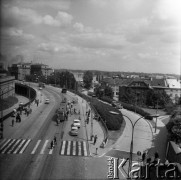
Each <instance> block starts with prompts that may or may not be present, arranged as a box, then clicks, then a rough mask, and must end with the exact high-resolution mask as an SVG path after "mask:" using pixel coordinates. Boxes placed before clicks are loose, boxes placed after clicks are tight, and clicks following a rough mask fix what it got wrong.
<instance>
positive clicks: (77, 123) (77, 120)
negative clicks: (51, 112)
mask: <svg viewBox="0 0 181 180" xmlns="http://www.w3.org/2000/svg"><path fill="white" fill-rule="evenodd" d="M80 125H81V123H80V120H79V119H74V122H73V126H77V127H78V128H80Z"/></svg>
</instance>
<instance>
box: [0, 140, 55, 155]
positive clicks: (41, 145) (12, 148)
mask: <svg viewBox="0 0 181 180" xmlns="http://www.w3.org/2000/svg"><path fill="white" fill-rule="evenodd" d="M49 141H50V140H45V141H42V140H37V142H35V141H34V143H32V144H33V145H34V146H33V145H32V146H33V147H32V146H31V147H30V148H29V150H26V149H27V148H28V146H29V144H30V143H31V142H32V139H4V140H2V141H1V142H0V154H23V153H26V152H28V153H30V154H35V153H36V154H50V155H51V154H53V151H54V148H53V149H50V147H48V143H49Z"/></svg>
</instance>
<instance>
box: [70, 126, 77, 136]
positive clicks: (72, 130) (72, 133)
mask: <svg viewBox="0 0 181 180" xmlns="http://www.w3.org/2000/svg"><path fill="white" fill-rule="evenodd" d="M69 134H70V135H71V136H77V135H78V127H76V126H72V127H71V130H70V132H69Z"/></svg>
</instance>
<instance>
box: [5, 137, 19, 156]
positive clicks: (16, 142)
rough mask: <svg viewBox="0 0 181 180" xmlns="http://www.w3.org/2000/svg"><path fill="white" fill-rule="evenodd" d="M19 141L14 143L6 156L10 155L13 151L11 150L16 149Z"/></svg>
mask: <svg viewBox="0 0 181 180" xmlns="http://www.w3.org/2000/svg"><path fill="white" fill-rule="evenodd" d="M20 140H21V139H18V140H17V141H16V143H15V144H14V145H13V146H12V147H11V148H10V149H9V151H8V152H7V154H10V153H11V152H12V151H13V149H14V148H15V147H16V145H17V144H18V143H19V141H20Z"/></svg>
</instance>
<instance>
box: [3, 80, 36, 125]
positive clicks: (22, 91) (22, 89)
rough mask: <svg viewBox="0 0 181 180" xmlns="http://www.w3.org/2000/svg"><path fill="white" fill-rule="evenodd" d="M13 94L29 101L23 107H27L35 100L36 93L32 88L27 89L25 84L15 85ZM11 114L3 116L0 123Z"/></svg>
mask: <svg viewBox="0 0 181 180" xmlns="http://www.w3.org/2000/svg"><path fill="white" fill-rule="evenodd" d="M15 93H16V94H18V95H21V96H25V97H26V98H29V99H30V101H29V102H27V103H26V104H24V105H23V107H25V106H28V105H29V104H30V103H32V102H33V101H34V100H35V98H36V91H35V90H34V89H33V88H32V87H29V86H27V85H25V84H20V83H15ZM17 110H19V108H17ZM12 114H13V111H11V112H10V113H8V114H7V115H5V116H3V118H0V122H3V121H4V120H6V119H7V118H9V117H10V116H12Z"/></svg>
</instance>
